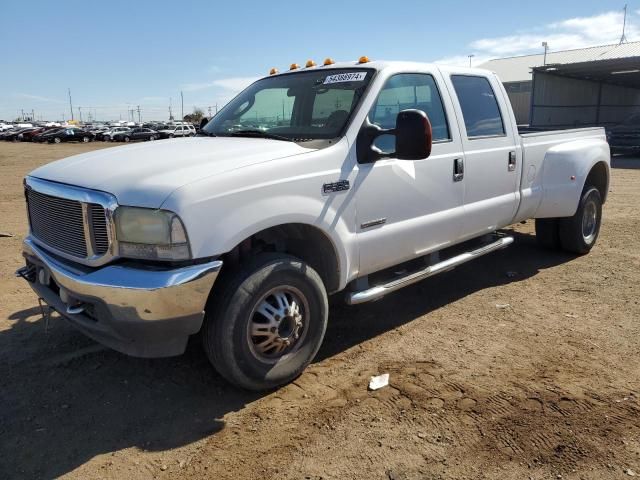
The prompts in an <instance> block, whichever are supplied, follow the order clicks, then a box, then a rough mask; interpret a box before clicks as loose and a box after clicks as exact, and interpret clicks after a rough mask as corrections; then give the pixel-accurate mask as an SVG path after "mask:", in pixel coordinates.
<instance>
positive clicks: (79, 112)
mask: <svg viewBox="0 0 640 480" xmlns="http://www.w3.org/2000/svg"><path fill="white" fill-rule="evenodd" d="M78 114H79V115H80V123H82V107H78Z"/></svg>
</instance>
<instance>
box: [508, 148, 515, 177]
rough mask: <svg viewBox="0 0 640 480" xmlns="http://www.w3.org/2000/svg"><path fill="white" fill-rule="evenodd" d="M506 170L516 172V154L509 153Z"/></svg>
mask: <svg viewBox="0 0 640 480" xmlns="http://www.w3.org/2000/svg"><path fill="white" fill-rule="evenodd" d="M507 170H508V171H509V172H515V170H516V152H509V163H508V164H507Z"/></svg>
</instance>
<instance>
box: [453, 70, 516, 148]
mask: <svg viewBox="0 0 640 480" xmlns="http://www.w3.org/2000/svg"><path fill="white" fill-rule="evenodd" d="M451 82H452V83H453V88H454V89H455V91H456V95H457V96H458V101H459V102H460V108H461V109H462V116H463V117H464V125H465V128H466V130H467V136H468V137H469V138H474V137H497V136H504V135H505V129H504V122H503V121H502V114H501V113H500V107H499V105H498V100H497V99H496V95H495V93H494V91H493V88H491V84H490V83H489V80H488V79H487V78H485V77H476V76H469V75H452V76H451Z"/></svg>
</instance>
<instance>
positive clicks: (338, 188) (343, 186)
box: [322, 180, 351, 193]
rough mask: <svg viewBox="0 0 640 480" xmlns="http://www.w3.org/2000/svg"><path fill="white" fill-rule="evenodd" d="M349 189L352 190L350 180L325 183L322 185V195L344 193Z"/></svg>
mask: <svg viewBox="0 0 640 480" xmlns="http://www.w3.org/2000/svg"><path fill="white" fill-rule="evenodd" d="M349 188H351V186H350V185H349V180H339V181H337V182H333V183H325V184H324V185H322V193H335V192H344V191H346V190H349Z"/></svg>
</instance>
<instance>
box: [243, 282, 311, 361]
mask: <svg viewBox="0 0 640 480" xmlns="http://www.w3.org/2000/svg"><path fill="white" fill-rule="evenodd" d="M308 318H309V303H308V302H307V299H306V298H305V296H304V295H303V294H302V292H301V291H300V290H298V289H297V288H295V287H292V286H289V285H284V286H279V287H276V288H273V289H271V290H269V291H268V292H267V293H266V294H265V295H263V297H262V298H261V299H260V300H259V301H258V302H256V304H255V306H254V307H253V310H252V311H251V316H250V318H249V323H248V328H247V339H248V341H249V348H250V350H251V353H252V354H253V355H254V356H255V357H256V358H257V359H258V360H260V361H262V362H266V363H275V362H277V361H278V360H280V359H281V358H282V357H284V356H286V355H289V354H291V353H293V352H295V351H296V350H298V349H299V348H300V346H301V345H302V343H303V340H304V337H305V336H306V334H307V330H308V323H309V321H308Z"/></svg>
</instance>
